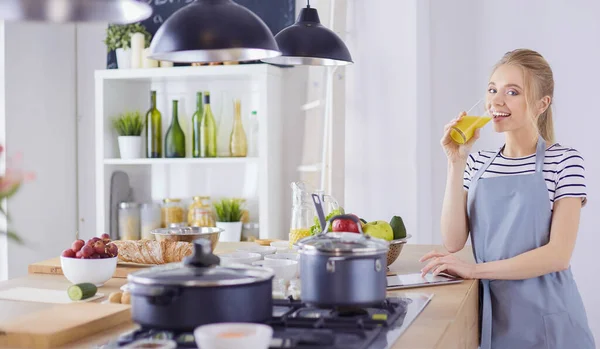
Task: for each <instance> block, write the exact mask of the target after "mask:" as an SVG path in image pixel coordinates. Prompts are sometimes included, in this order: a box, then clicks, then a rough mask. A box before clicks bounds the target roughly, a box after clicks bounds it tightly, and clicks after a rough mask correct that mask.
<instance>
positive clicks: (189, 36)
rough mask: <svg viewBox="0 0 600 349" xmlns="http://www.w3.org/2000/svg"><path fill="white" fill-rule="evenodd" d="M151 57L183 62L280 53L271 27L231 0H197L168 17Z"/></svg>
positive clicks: (221, 60)
mask: <svg viewBox="0 0 600 349" xmlns="http://www.w3.org/2000/svg"><path fill="white" fill-rule="evenodd" d="M150 52H151V53H150V57H151V58H153V59H156V60H161V61H171V62H180V63H210V62H228V61H253V60H260V59H263V58H270V57H276V56H278V55H280V54H281V52H279V48H278V47H277V43H276V42H275V38H274V37H273V34H272V33H271V31H270V30H269V27H267V25H266V24H265V23H264V22H263V21H262V20H261V19H260V17H258V16H257V15H255V14H254V13H253V12H252V11H250V10H248V9H247V8H245V7H243V6H241V5H238V4H236V3H235V2H233V1H232V0H197V1H196V2H195V3H192V4H190V5H188V6H186V7H184V8H182V9H180V10H178V11H177V12H175V13H174V14H173V15H171V17H169V18H168V19H167V20H166V21H165V22H164V23H163V24H162V25H161V27H160V28H159V29H158V31H157V32H156V34H155V35H154V38H153V39H152V43H151V44H150Z"/></svg>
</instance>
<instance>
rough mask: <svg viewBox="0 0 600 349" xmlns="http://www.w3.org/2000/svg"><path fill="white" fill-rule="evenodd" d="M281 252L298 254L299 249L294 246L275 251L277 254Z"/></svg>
mask: <svg viewBox="0 0 600 349" xmlns="http://www.w3.org/2000/svg"><path fill="white" fill-rule="evenodd" d="M294 247H295V246H294ZM279 253H283V254H287V253H295V254H298V249H297V248H294V249H289V248H288V249H286V250H277V252H275V254H279Z"/></svg>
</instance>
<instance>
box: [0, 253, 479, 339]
mask: <svg viewBox="0 0 600 349" xmlns="http://www.w3.org/2000/svg"><path fill="white" fill-rule="evenodd" d="M240 244H245V243H225V242H221V243H219V244H218V246H217V249H216V251H215V252H216V253H217V254H218V253H224V252H230V251H233V250H235V249H236V248H237V247H239V246H240ZM246 244H247V243H246ZM434 248H436V249H438V250H442V248H441V247H440V246H430V245H406V246H405V247H404V250H403V251H402V253H401V255H400V257H399V258H398V259H397V260H396V262H394V264H392V265H391V266H390V270H391V271H392V272H394V273H399V274H402V273H414V272H418V271H419V270H420V269H421V268H422V264H421V263H419V262H418V259H419V258H420V257H421V256H422V255H423V254H425V253H426V252H428V251H429V250H431V249H434ZM458 255H459V256H460V257H461V258H464V259H466V260H472V259H473V256H472V253H471V249H470V248H465V249H464V250H463V251H461V252H459V253H458ZM126 282H127V280H126V279H124V278H113V279H111V280H109V281H108V282H107V283H106V284H105V285H104V286H103V287H101V288H99V291H98V292H101V293H103V294H105V295H108V294H110V293H111V292H115V291H118V289H119V287H121V286H122V285H123V284H125V283H126ZM69 285H70V283H69V282H68V281H67V279H65V278H64V277H63V276H62V275H44V274H29V275H27V276H25V277H22V278H17V279H12V280H8V281H4V282H0V290H3V289H7V288H12V287H36V288H45V289H56V290H66V289H67V287H68V286H69ZM407 292H409V293H412V292H423V293H433V294H434V296H433V299H432V300H431V302H430V303H429V304H428V305H427V307H426V308H425V309H424V310H423V312H422V313H421V314H420V315H419V316H418V317H417V319H416V320H415V321H414V322H413V323H412V324H411V325H410V327H408V329H407V330H406V332H405V333H404V334H403V335H402V336H401V337H400V338H399V339H398V340H397V341H396V342H395V343H394V344H393V345H392V346H391V348H393V349H400V348H410V349H434V348H436V349H442V348H443V349H474V348H477V338H478V282H477V281H476V280H465V281H463V282H462V283H459V284H454V285H445V286H436V287H426V288H412V289H408V290H398V291H390V292H388V295H389V296H395V295H397V296H400V295H402V294H404V293H407ZM102 300H104V299H99V300H97V301H96V302H101V301H102ZM50 306H52V305H51V304H44V303H29V302H14V301H6V300H0V309H1V310H2V311H0V322H4V321H8V320H10V319H11V318H14V317H16V316H19V315H22V314H26V313H30V312H32V311H37V310H42V309H44V308H47V307H50ZM135 327H136V325H135V324H134V323H125V324H122V325H119V326H116V327H114V328H112V329H109V330H106V331H103V332H101V333H97V334H95V335H93V336H90V337H87V338H85V339H83V340H79V341H76V342H72V343H70V344H69V345H68V346H64V347H63V348H69V349H70V348H73V349H74V348H91V347H101V346H102V345H103V344H105V343H107V342H108V341H110V340H112V339H114V338H115V337H118V336H119V335H120V334H122V333H124V332H128V331H130V330H132V329H134V328H135Z"/></svg>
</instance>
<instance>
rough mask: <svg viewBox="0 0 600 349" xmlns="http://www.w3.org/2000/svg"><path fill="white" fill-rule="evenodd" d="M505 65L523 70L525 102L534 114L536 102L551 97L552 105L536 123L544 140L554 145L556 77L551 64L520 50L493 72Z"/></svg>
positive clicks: (501, 60)
mask: <svg viewBox="0 0 600 349" xmlns="http://www.w3.org/2000/svg"><path fill="white" fill-rule="evenodd" d="M503 64H509V65H514V66H517V67H520V68H521V69H522V70H523V77H524V79H523V80H524V84H525V86H524V87H523V88H524V89H525V101H526V102H527V107H528V108H529V110H530V111H531V112H532V113H533V114H535V111H534V109H535V107H536V103H534V101H536V100H540V99H542V98H543V97H545V96H549V97H550V99H551V101H550V105H549V106H548V108H546V110H545V111H544V112H543V113H542V114H540V115H539V116H537V122H534V123H535V125H536V127H537V129H538V132H539V134H540V135H541V136H542V138H544V139H545V140H546V142H548V143H554V124H553V123H552V100H553V99H554V76H553V74H552V69H551V68H550V64H548V62H547V61H546V59H544V57H542V55H541V54H539V53H537V52H535V51H533V50H529V49H518V50H514V51H510V52H507V53H506V54H505V55H504V57H502V59H500V61H499V62H498V63H497V64H496V66H495V67H494V69H493V71H495V70H496V69H497V68H498V67H499V66H501V65H503ZM493 71H492V73H493Z"/></svg>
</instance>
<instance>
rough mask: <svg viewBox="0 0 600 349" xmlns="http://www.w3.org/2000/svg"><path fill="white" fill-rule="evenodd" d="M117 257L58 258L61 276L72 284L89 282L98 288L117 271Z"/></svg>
mask: <svg viewBox="0 0 600 349" xmlns="http://www.w3.org/2000/svg"><path fill="white" fill-rule="evenodd" d="M117 259H118V257H112V258H100V259H80V258H71V257H63V256H61V257H60V266H61V268H62V271H63V274H64V275H65V277H66V278H67V280H69V281H70V282H71V283H73V284H80V283H83V282H90V283H92V284H94V285H96V286H98V287H100V286H102V285H104V283H105V282H107V281H108V280H110V279H111V278H112V276H113V274H114V273H115V270H116V269H117Z"/></svg>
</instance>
